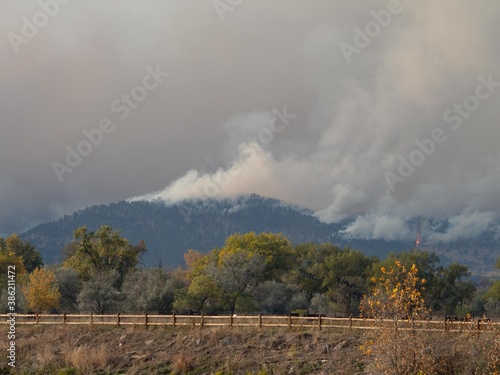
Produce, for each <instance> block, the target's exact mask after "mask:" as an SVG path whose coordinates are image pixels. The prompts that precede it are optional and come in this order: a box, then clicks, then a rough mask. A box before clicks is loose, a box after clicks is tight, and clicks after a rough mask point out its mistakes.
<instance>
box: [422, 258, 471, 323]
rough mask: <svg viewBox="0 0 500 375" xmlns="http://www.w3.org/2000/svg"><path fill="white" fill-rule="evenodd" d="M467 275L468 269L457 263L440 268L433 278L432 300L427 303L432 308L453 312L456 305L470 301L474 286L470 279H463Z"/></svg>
mask: <svg viewBox="0 0 500 375" xmlns="http://www.w3.org/2000/svg"><path fill="white" fill-rule="evenodd" d="M469 276H470V271H469V269H468V268H467V267H466V266H463V265H461V264H458V263H452V264H450V265H449V266H448V267H443V268H440V269H439V270H438V272H437V275H436V277H435V278H434V280H433V286H432V300H431V301H430V303H429V304H428V305H429V306H430V307H431V308H432V310H433V311H442V312H443V313H444V314H445V315H446V314H453V313H455V312H456V310H457V308H458V307H461V306H463V305H464V304H465V303H467V302H470V301H472V298H473V297H474V293H475V291H476V287H475V286H474V284H473V283H472V281H470V280H464V279H465V278H467V277H469Z"/></svg>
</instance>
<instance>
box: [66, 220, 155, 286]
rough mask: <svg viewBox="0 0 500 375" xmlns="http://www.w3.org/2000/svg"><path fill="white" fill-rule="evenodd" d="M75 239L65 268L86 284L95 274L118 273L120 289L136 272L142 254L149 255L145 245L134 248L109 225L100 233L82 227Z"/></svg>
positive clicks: (141, 243)
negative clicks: (125, 280) (133, 272)
mask: <svg viewBox="0 0 500 375" xmlns="http://www.w3.org/2000/svg"><path fill="white" fill-rule="evenodd" d="M73 238H74V240H73V241H74V242H73V243H74V245H72V246H71V247H69V248H68V247H67V250H68V249H69V253H68V254H67V256H68V258H67V259H66V260H65V262H64V266H65V267H71V268H74V269H75V270H76V271H77V273H78V275H79V277H80V279H81V280H83V281H88V280H90V278H91V277H92V275H93V274H94V273H96V272H99V273H107V272H111V271H116V272H117V274H118V276H117V278H116V283H117V284H116V287H118V288H119V287H120V286H121V284H122V283H123V280H124V278H125V275H126V274H127V272H129V271H130V270H132V269H133V268H135V266H136V265H137V263H138V262H139V259H140V256H141V254H142V253H144V252H145V251H146V246H145V244H144V242H143V241H141V242H140V243H139V244H138V245H136V246H133V245H131V244H130V243H129V241H128V240H127V239H126V238H124V237H122V236H121V235H120V231H113V228H112V227H110V226H109V225H103V226H101V227H100V228H99V229H98V230H97V232H93V231H90V232H89V231H88V230H87V227H85V226H83V227H80V228H78V229H77V230H75V232H74V234H73Z"/></svg>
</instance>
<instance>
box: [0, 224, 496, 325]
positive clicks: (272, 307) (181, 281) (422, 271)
mask: <svg viewBox="0 0 500 375" xmlns="http://www.w3.org/2000/svg"><path fill="white" fill-rule="evenodd" d="M145 251H147V250H146V245H145V243H144V242H143V241H141V242H140V243H138V244H137V245H133V244H131V243H130V242H129V241H128V240H127V239H126V238H124V237H123V236H121V234H120V232H119V231H115V230H113V228H111V227H110V226H107V225H104V226H102V227H100V228H99V229H98V230H97V231H89V230H88V229H87V228H86V227H85V226H83V227H81V228H78V229H77V230H75V231H74V234H73V241H71V242H70V243H68V244H67V245H66V246H65V248H64V249H63V258H64V260H63V262H62V263H61V264H58V265H51V266H44V263H43V260H42V257H41V255H40V253H38V252H37V251H36V250H35V249H34V247H33V246H32V245H31V244H29V243H28V242H26V241H23V240H21V239H20V238H19V236H17V235H16V234H13V235H11V236H9V237H8V238H6V239H3V238H0V267H1V269H2V273H1V277H0V283H1V284H2V288H1V291H2V295H1V301H2V302H3V303H4V306H7V298H8V293H7V287H6V285H7V268H8V266H9V265H15V266H16V271H17V275H16V277H17V286H18V290H20V291H21V293H19V292H18V293H17V294H16V298H17V307H18V312H58V313H62V312H67V313H70V312H73V313H76V312H80V313H111V312H151V313H155V312H158V313H173V312H176V313H187V312H199V313H206V314H210V313H213V314H214V313H246V312H248V313H253V312H263V313H271V314H288V313H290V312H298V313H306V312H309V313H321V314H327V315H329V316H359V315H360V313H362V310H363V303H365V302H366V301H367V298H370V297H373V295H374V294H375V293H376V290H378V289H377V287H379V286H380V283H381V282H380V280H382V279H383V276H384V275H385V274H386V272H388V271H387V270H392V269H394V267H395V265H398V264H399V266H398V267H406V268H407V269H408V270H418V278H419V280H423V282H421V283H419V285H416V286H415V288H416V290H417V291H418V293H419V294H418V295H419V296H421V298H422V301H423V303H424V306H423V308H424V307H425V309H426V311H429V312H430V314H433V315H462V316H464V315H465V314H467V313H470V314H473V315H483V314H488V315H492V316H493V315H500V280H499V281H496V282H494V281H485V280H482V282H481V283H473V282H472V281H471V279H470V272H469V270H468V268H467V267H466V266H463V265H460V264H457V263H452V264H450V265H447V266H443V265H441V264H440V260H439V257H438V256H437V255H436V254H435V253H432V252H427V251H420V250H416V249H414V250H411V251H406V252H400V253H391V254H389V255H388V256H387V258H386V259H383V260H381V259H379V258H377V257H374V256H367V255H364V254H363V253H361V252H360V251H357V250H354V249H350V248H339V247H338V246H335V245H333V244H330V243H324V244H316V243H304V244H299V245H292V243H291V242H290V241H289V240H288V239H287V238H286V237H285V236H284V235H282V234H279V233H260V234H256V233H254V232H250V233H243V234H234V235H232V236H230V237H228V238H227V239H226V242H225V244H224V246H223V247H221V248H215V249H213V250H212V251H210V252H208V253H206V254H203V253H201V252H199V251H196V250H188V251H187V252H186V253H185V255H184V259H185V265H184V266H183V267H178V268H175V269H165V268H164V267H163V266H162V265H161V264H159V265H158V266H157V267H154V268H144V267H141V266H140V259H141V255H142V254H143V253H144V252H145ZM497 267H498V268H500V259H499V261H498V263H497ZM363 301H365V302H363ZM365 311H366V309H365Z"/></svg>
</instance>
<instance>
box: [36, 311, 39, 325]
mask: <svg viewBox="0 0 500 375" xmlns="http://www.w3.org/2000/svg"><path fill="white" fill-rule="evenodd" d="M39 321H40V318H39V317H38V313H36V324H38V322H39Z"/></svg>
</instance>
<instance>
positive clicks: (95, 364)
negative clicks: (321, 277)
mask: <svg viewBox="0 0 500 375" xmlns="http://www.w3.org/2000/svg"><path fill="white" fill-rule="evenodd" d="M18 332H19V336H20V337H19V339H18V340H17V342H16V343H17V345H18V353H19V356H18V362H17V363H16V365H18V371H20V373H23V374H30V375H31V374H33V375H34V374H57V372H58V370H59V369H61V368H65V367H66V368H75V369H78V370H79V372H80V373H81V374H84V375H86V374H97V373H108V374H118V373H121V374H127V375H135V374H137V375H138V374H141V375H146V374H158V375H160V374H162V375H168V374H172V373H173V374H178V375H183V374H187V373H195V374H197V375H203V374H215V373H217V372H218V371H219V372H221V373H224V374H232V375H240V374H242V375H247V374H258V373H259V372H260V371H261V373H262V374H264V373H266V372H265V371H267V372H268V373H269V374H271V373H272V374H274V375H277V374H290V375H291V374H296V375H298V374H317V375H320V374H328V375H334V374H339V375H355V374H363V373H369V372H368V371H370V368H371V363H370V361H371V359H370V358H369V357H366V356H364V355H363V353H362V351H361V350H360V349H359V348H360V345H361V344H362V343H363V342H364V341H365V338H364V337H363V336H362V335H361V334H360V333H356V331H353V333H349V332H348V331H347V330H346V331H344V332H340V331H336V332H333V331H329V330H324V331H322V332H318V331H317V330H306V329H304V330H300V329H292V330H288V329H286V328H283V329H278V328H276V329H271V328H264V329H261V330H259V329H257V328H243V327H242V328H236V327H234V328H233V329H229V328H208V327H207V328H205V329H203V330H200V329H199V328H195V329H193V328H179V327H178V328H175V329H173V328H163V327H161V328H159V327H158V328H155V327H151V328H150V329H149V330H145V329H144V328H143V327H136V328H134V327H127V328H125V327H122V328H104V327H94V328H92V329H89V328H85V327H75V326H72V327H50V328H49V327H20V328H19V330H18ZM373 334H375V332H373ZM426 340H428V342H429V343H430V347H431V349H432V355H433V358H434V361H435V366H434V370H435V371H434V372H431V373H434V374H447V375H448V374H455V375H458V374H467V375H469V374H494V371H495V370H494V369H495V368H496V369H498V370H500V367H499V366H500V363H499V358H500V341H499V340H500V338H499V337H496V336H495V334H494V333H490V334H487V333H481V334H480V335H477V332H475V333H474V332H471V333H469V334H466V333H464V334H462V335H458V334H451V333H446V334H445V333H441V332H436V333H433V334H429V336H428V337H426ZM488 366H489V367H488ZM495 366H496V367H495ZM488 369H489V370H490V372H487V371H488ZM481 371H482V372H481ZM431 373H429V374H427V373H426V374H427V375H430V374H431Z"/></svg>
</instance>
